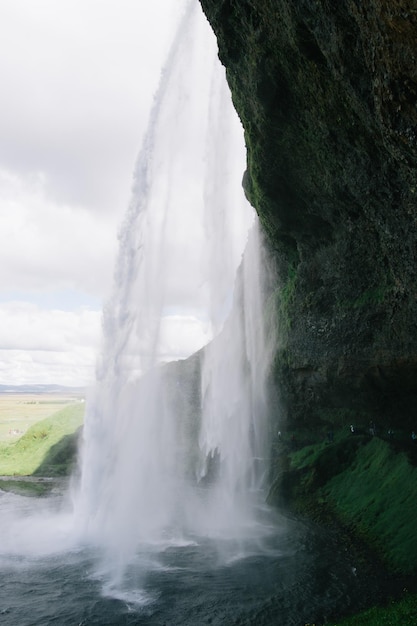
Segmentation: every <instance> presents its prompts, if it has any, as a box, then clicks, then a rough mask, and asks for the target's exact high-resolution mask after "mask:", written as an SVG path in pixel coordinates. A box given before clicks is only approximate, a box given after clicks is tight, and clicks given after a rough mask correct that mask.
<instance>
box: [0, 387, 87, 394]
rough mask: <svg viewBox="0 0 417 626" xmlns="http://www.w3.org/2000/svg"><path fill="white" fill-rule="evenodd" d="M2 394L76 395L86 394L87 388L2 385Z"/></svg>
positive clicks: (0, 388)
mask: <svg viewBox="0 0 417 626" xmlns="http://www.w3.org/2000/svg"><path fill="white" fill-rule="evenodd" d="M0 393H71V394H73V393H75V394H78V393H80V394H84V393H85V387H65V386H64V385H0Z"/></svg>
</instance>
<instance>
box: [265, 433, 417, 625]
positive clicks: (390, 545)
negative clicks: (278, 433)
mask: <svg viewBox="0 0 417 626" xmlns="http://www.w3.org/2000/svg"><path fill="white" fill-rule="evenodd" d="M410 459H411V460H410ZM288 462H289V464H288V471H287V472H285V476H286V478H285V481H284V482H281V483H280V484H277V485H276V486H275V488H276V490H277V491H279V489H283V488H286V495H287V497H289V498H290V500H292V503H293V505H294V506H295V508H296V509H297V510H298V511H300V512H304V513H308V514H309V515H312V516H313V517H316V518H317V519H318V520H319V521H320V520H325V519H326V518H327V516H328V515H329V513H330V516H331V517H333V518H336V519H338V520H339V521H341V522H342V523H343V524H344V525H345V526H346V527H348V528H350V529H351V530H352V532H353V533H354V534H356V535H357V536H360V537H361V538H363V539H365V540H366V541H367V542H368V543H369V544H370V545H371V546H372V547H373V548H374V549H375V550H376V551H377V553H378V554H379V555H380V557H381V558H382V559H383V561H384V562H385V563H386V564H387V565H388V566H389V567H390V568H391V569H392V570H394V571H398V572H399V573H400V574H411V575H413V574H415V573H416V571H417V542H416V539H415V520H416V517H417V467H416V466H415V450H413V449H410V447H408V450H407V447H405V448H404V446H403V445H402V444H400V445H398V442H397V445H396V444H395V443H394V442H389V441H384V440H383V439H380V438H378V437H373V438H370V437H367V436H347V437H346V436H339V437H336V440H335V441H334V442H333V443H325V442H321V443H317V444H313V445H308V446H303V447H301V448H300V449H298V450H296V451H291V452H289V454H288ZM277 491H276V492H275V495H277ZM273 496H274V492H273V491H272V499H273ZM362 624H363V625H364V626H365V625H366V626H385V625H387V626H388V625H389V626H407V625H408V624H417V595H415V594H414V593H406V594H405V595H404V597H403V598H402V599H401V600H400V601H396V602H391V603H390V604H388V605H387V606H385V607H374V608H371V609H369V610H367V611H365V612H364V613H361V614H360V615H356V616H354V617H351V618H348V619H345V620H343V621H341V622H339V623H338V625H337V626H361V625H362ZM334 625H335V622H331V623H330V624H329V626H334Z"/></svg>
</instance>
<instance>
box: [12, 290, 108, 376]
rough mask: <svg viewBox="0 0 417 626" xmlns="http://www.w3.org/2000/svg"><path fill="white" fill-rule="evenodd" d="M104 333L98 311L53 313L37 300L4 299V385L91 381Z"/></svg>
mask: <svg viewBox="0 0 417 626" xmlns="http://www.w3.org/2000/svg"><path fill="white" fill-rule="evenodd" d="M100 336H101V313H100V312H98V311H89V310H80V311H59V310H52V311H51V310H42V309H40V308H39V307H37V306H35V305H33V304H32V303H24V302H8V303H3V304H1V305H0V383H1V384H10V385H12V384H15V385H17V384H23V383H30V384H36V383H54V384H62V385H72V386H78V385H85V384H87V383H90V382H92V380H93V378H94V368H95V361H96V353H97V348H98V344H99V339H100Z"/></svg>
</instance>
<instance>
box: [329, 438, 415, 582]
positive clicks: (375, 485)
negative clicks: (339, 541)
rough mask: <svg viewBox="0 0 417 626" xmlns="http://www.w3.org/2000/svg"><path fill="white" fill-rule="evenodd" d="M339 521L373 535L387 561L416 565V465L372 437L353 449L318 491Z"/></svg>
mask: <svg viewBox="0 0 417 626" xmlns="http://www.w3.org/2000/svg"><path fill="white" fill-rule="evenodd" d="M321 492H322V495H324V496H325V497H326V499H328V500H329V502H330V503H331V504H332V505H333V506H334V507H335V509H336V511H337V513H338V515H339V517H340V518H341V519H342V521H344V522H346V523H348V524H353V525H354V526H355V527H356V528H357V529H358V530H359V531H360V532H362V533H363V534H364V535H365V536H366V537H369V538H371V539H372V542H373V543H374V544H375V546H376V547H377V549H378V550H379V552H380V553H381V554H383V555H384V557H385V559H386V560H387V561H388V563H389V564H390V565H391V566H393V567H394V568H396V569H398V570H401V571H403V572H411V571H413V570H415V568H416V564H417V541H416V535H415V524H416V514H417V468H416V467H413V466H412V465H411V464H410V462H409V460H408V457H407V455H406V454H405V453H404V452H400V453H399V452H396V451H394V450H393V448H392V447H391V446H390V445H389V444H388V443H387V442H385V441H382V440H381V439H378V438H376V437H374V438H372V439H371V440H370V441H369V443H367V444H366V445H363V446H361V447H359V448H358V449H357V452H356V456H355V458H354V460H353V463H352V464H351V465H350V466H349V468H348V469H347V470H345V471H343V472H341V473H339V474H337V475H336V476H334V477H333V478H332V479H331V480H330V481H329V482H328V483H327V484H326V485H325V486H324V487H323V488H322V490H321Z"/></svg>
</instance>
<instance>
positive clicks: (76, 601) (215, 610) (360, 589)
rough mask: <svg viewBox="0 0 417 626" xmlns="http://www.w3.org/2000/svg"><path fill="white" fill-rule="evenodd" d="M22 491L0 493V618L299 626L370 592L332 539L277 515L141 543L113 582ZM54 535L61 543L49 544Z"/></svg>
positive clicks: (16, 625)
mask: <svg viewBox="0 0 417 626" xmlns="http://www.w3.org/2000/svg"><path fill="white" fill-rule="evenodd" d="M0 494H1V492H0ZM28 500H29V499H28V498H20V497H18V496H11V495H10V494H7V497H6V496H2V495H0V514H2V515H3V514H4V515H3V517H2V523H1V529H2V536H3V539H2V538H1V537H0V624H1V625H2V626H49V625H50V624H57V625H59V626H66V625H68V626H87V625H88V626H90V625H91V626H92V625H97V626H106V625H109V626H110V625H111V626H113V625H119V624H120V625H125V624H126V625H127V624H129V625H131V624H132V625H133V624H137V625H143V626H145V625H149V626H163V625H166V626H168V625H169V626H200V625H203V624H211V625H229V624H230V625H233V624H236V625H254V626H262V625H265V626H266V625H268V626H269V625H271V626H272V625H274V626H275V625H278V626H291V625H296V626H298V625H302V626H303V625H304V624H307V623H314V622H315V623H320V622H321V621H324V619H326V618H330V617H331V616H332V615H334V614H335V613H339V612H341V611H346V610H349V608H350V607H352V606H357V605H359V604H361V601H362V600H364V601H365V600H366V598H369V596H370V595H372V594H373V593H374V591H375V593H376V585H377V583H376V581H373V580H371V579H369V578H367V577H366V576H365V573H362V572H361V571H360V568H358V567H357V564H356V563H354V562H353V560H352V559H353V557H352V556H351V555H350V553H349V552H348V551H347V550H346V549H344V548H343V547H340V546H339V545H338V542H337V540H336V538H334V537H330V536H328V535H326V534H325V533H321V532H319V531H318V530H317V529H314V528H311V527H309V526H306V525H304V524H302V523H300V522H297V521H294V520H289V519H286V518H284V517H282V516H276V517H275V519H274V527H275V529H274V530H273V531H271V529H270V532H268V533H265V534H264V536H263V537H262V539H260V538H258V539H257V540H255V539H254V538H252V539H251V540H245V541H240V542H238V541H235V540H233V539H229V540H223V541H222V540H217V541H214V540H212V539H204V538H201V537H198V538H197V537H195V538H187V542H185V541H184V542H183V543H182V545H173V544H171V545H170V544H168V543H167V544H166V545H165V546H164V547H163V546H159V547H158V549H156V548H154V549H152V550H150V549H148V550H146V551H145V550H144V551H143V553H142V554H138V555H136V556H135V559H134V560H133V562H132V564H131V565H130V567H129V569H128V571H127V573H126V575H125V577H124V578H123V580H121V581H119V582H118V583H117V584H116V583H115V582H114V581H113V582H110V581H109V580H108V578H107V577H106V574H105V573H104V571H103V572H102V573H100V557H99V554H98V551H97V549H93V548H91V547H90V548H89V547H79V546H78V547H77V546H75V545H72V546H71V544H70V543H68V547H66V534H65V530H64V531H62V529H61V531H59V529H58V531H59V532H62V535H61V536H60V534H59V532H57V527H58V526H59V524H60V523H59V522H57V521H55V522H54V521H51V520H50V519H49V518H48V517H47V516H46V515H45V513H42V512H41V513H39V512H38V513H37V516H35V517H34V518H33V519H32V518H31V515H33V512H29V508H30V507H31V506H32V504H29V505H28V504H27V501H28ZM36 506H38V505H36ZM12 508H13V513H12ZM16 508H17V509H19V508H20V517H22V515H23V517H24V518H25V519H24V524H23V526H22V524H21V521H16V520H14V517H13V516H15V509H16ZM13 524H14V526H13ZM42 524H43V526H42ZM48 525H50V526H48ZM64 527H65V525H64ZM22 529H23V532H24V533H25V536H24V537H22V538H21V542H22V545H21V546H20V549H19V546H18V545H16V539H17V538H18V537H19V533H21V532H22ZM14 531H15V532H14ZM54 535H55V539H54V541H55V543H56V544H61V545H60V546H59V545H58V546H56V548H55V549H54V550H50V553H48V550H47V549H46V548H45V547H44V545H43V544H44V543H45V541H46V539H45V537H48V536H54ZM60 537H61V538H60ZM5 542H6V544H7V543H8V545H5ZM32 543H33V544H34V547H33V549H32V547H31V546H32ZM374 586H375V589H373V587H374Z"/></svg>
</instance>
